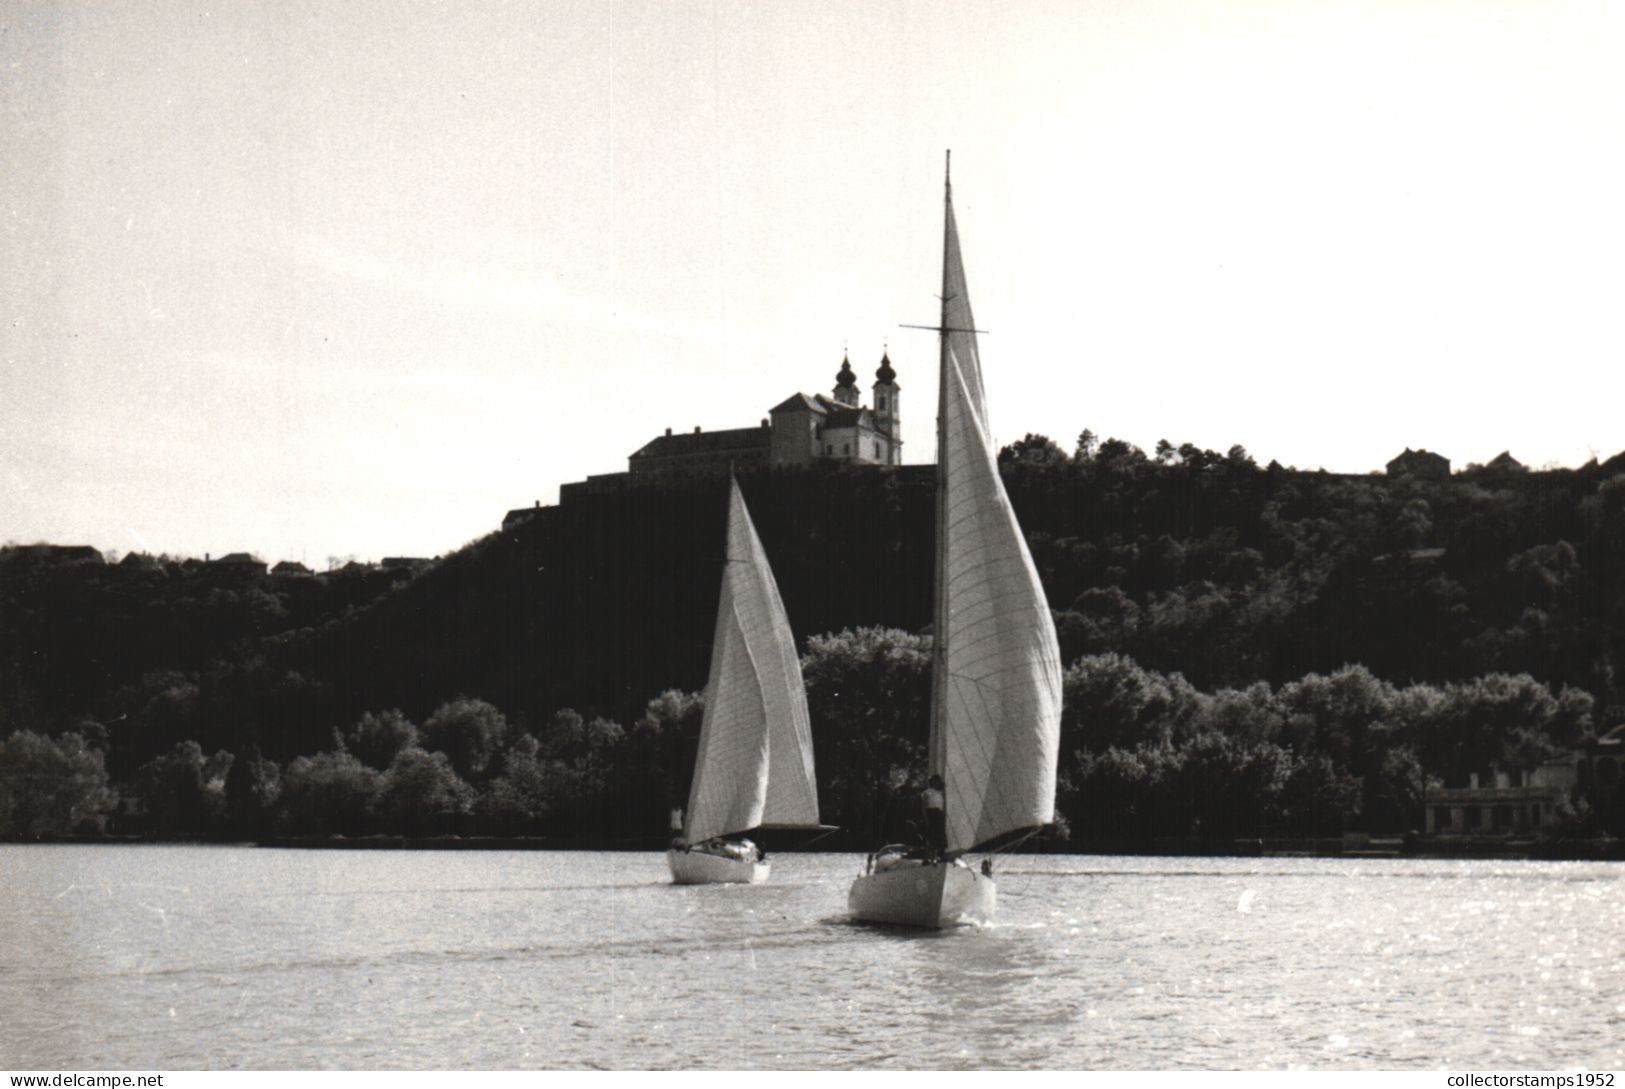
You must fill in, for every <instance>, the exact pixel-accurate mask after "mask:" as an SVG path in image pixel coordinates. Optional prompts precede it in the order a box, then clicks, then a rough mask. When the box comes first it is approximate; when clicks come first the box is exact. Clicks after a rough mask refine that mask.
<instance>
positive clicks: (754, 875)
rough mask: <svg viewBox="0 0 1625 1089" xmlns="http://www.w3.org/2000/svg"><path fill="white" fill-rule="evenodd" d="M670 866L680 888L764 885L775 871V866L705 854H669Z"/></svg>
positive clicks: (670, 852)
mask: <svg viewBox="0 0 1625 1089" xmlns="http://www.w3.org/2000/svg"><path fill="white" fill-rule="evenodd" d="M666 863H667V865H669V866H670V867H671V879H672V881H673V882H674V883H675V884H678V885H760V884H761V883H762V882H764V881H766V880H767V875H768V871H769V870H770V869H771V863H767V862H758V861H755V860H752V859H739V858H724V857H723V856H722V855H713V854H707V853H706V852H704V851H675V850H673V851H667V852H666Z"/></svg>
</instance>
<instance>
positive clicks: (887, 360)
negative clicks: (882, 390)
mask: <svg viewBox="0 0 1625 1089" xmlns="http://www.w3.org/2000/svg"><path fill="white" fill-rule="evenodd" d="M875 379H876V380H877V381H880V382H894V381H896V379H897V372H896V371H894V370H892V369H891V353H890V352H881V353H880V369H879V370H877V371H876V372H875Z"/></svg>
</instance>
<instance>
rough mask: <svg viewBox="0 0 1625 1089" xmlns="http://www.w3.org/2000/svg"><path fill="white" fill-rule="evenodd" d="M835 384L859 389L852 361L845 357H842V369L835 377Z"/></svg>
mask: <svg viewBox="0 0 1625 1089" xmlns="http://www.w3.org/2000/svg"><path fill="white" fill-rule="evenodd" d="M835 384H836V386H851V387H852V388H854V389H856V388H857V384H858V376H857V375H856V374H854V373H852V361H851V360H850V359H848V358H847V357H846V356H844V355H843V356H842V357H841V369H840V371H838V372H837V373H836V375H835Z"/></svg>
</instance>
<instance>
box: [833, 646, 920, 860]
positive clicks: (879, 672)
mask: <svg viewBox="0 0 1625 1089" xmlns="http://www.w3.org/2000/svg"><path fill="white" fill-rule="evenodd" d="M801 675H802V678H803V679H804V680H805V682H806V685H807V709H808V712H809V714H810V716H811V718H812V730H813V751H814V752H815V753H816V754H817V760H818V772H819V774H818V778H819V781H820V789H819V810H820V812H821V813H822V814H823V815H824V818H825V819H826V820H828V821H829V822H830V823H833V824H839V825H840V826H841V827H842V828H844V829H847V830H848V832H850V833H851V834H852V835H854V836H855V837H858V838H860V839H862V840H864V841H876V842H878V841H880V840H882V839H885V838H899V839H901V838H904V837H906V836H907V835H908V834H909V822H910V821H911V820H912V819H913V818H914V817H915V816H916V815H917V809H916V807H915V805H914V797H913V795H914V793H915V792H916V789H917V788H923V786H924V774H925V742H926V734H927V733H928V731H929V729H930V707H931V640H930V637H928V636H923V635H913V634H910V633H908V632H904V631H898V630H896V629H894V628H856V629H848V630H846V631H843V632H840V633H838V634H830V635H815V636H812V637H811V638H809V639H808V640H807V651H806V653H805V654H804V655H802V658H801Z"/></svg>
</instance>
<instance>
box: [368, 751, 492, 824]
mask: <svg viewBox="0 0 1625 1089" xmlns="http://www.w3.org/2000/svg"><path fill="white" fill-rule="evenodd" d="M473 808H474V788H473V787H471V786H469V785H468V784H467V783H465V782H464V781H463V780H462V779H461V778H459V777H458V775H457V772H456V771H454V770H453V769H452V766H451V761H450V760H448V759H447V758H446V754H445V753H443V752H432V753H431V752H424V751H423V750H422V749H420V748H417V747H415V746H414V747H412V748H409V749H402V750H401V751H400V752H399V753H397V754H396V756H395V759H394V760H393V761H392V762H391V763H390V765H389V770H388V771H387V772H385V773H384V777H383V781H382V783H381V784H380V789H379V792H378V799H377V802H376V804H375V806H374V813H375V815H376V817H377V819H378V823H379V824H380V825H381V826H382V827H383V828H385V829H387V830H389V831H391V832H399V833H403V834H406V835H417V836H421V835H435V834H446V833H450V832H455V831H456V830H457V828H458V825H459V822H460V821H461V819H462V818H463V817H465V816H467V815H468V814H469V813H470V812H471V811H472V810H473Z"/></svg>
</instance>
